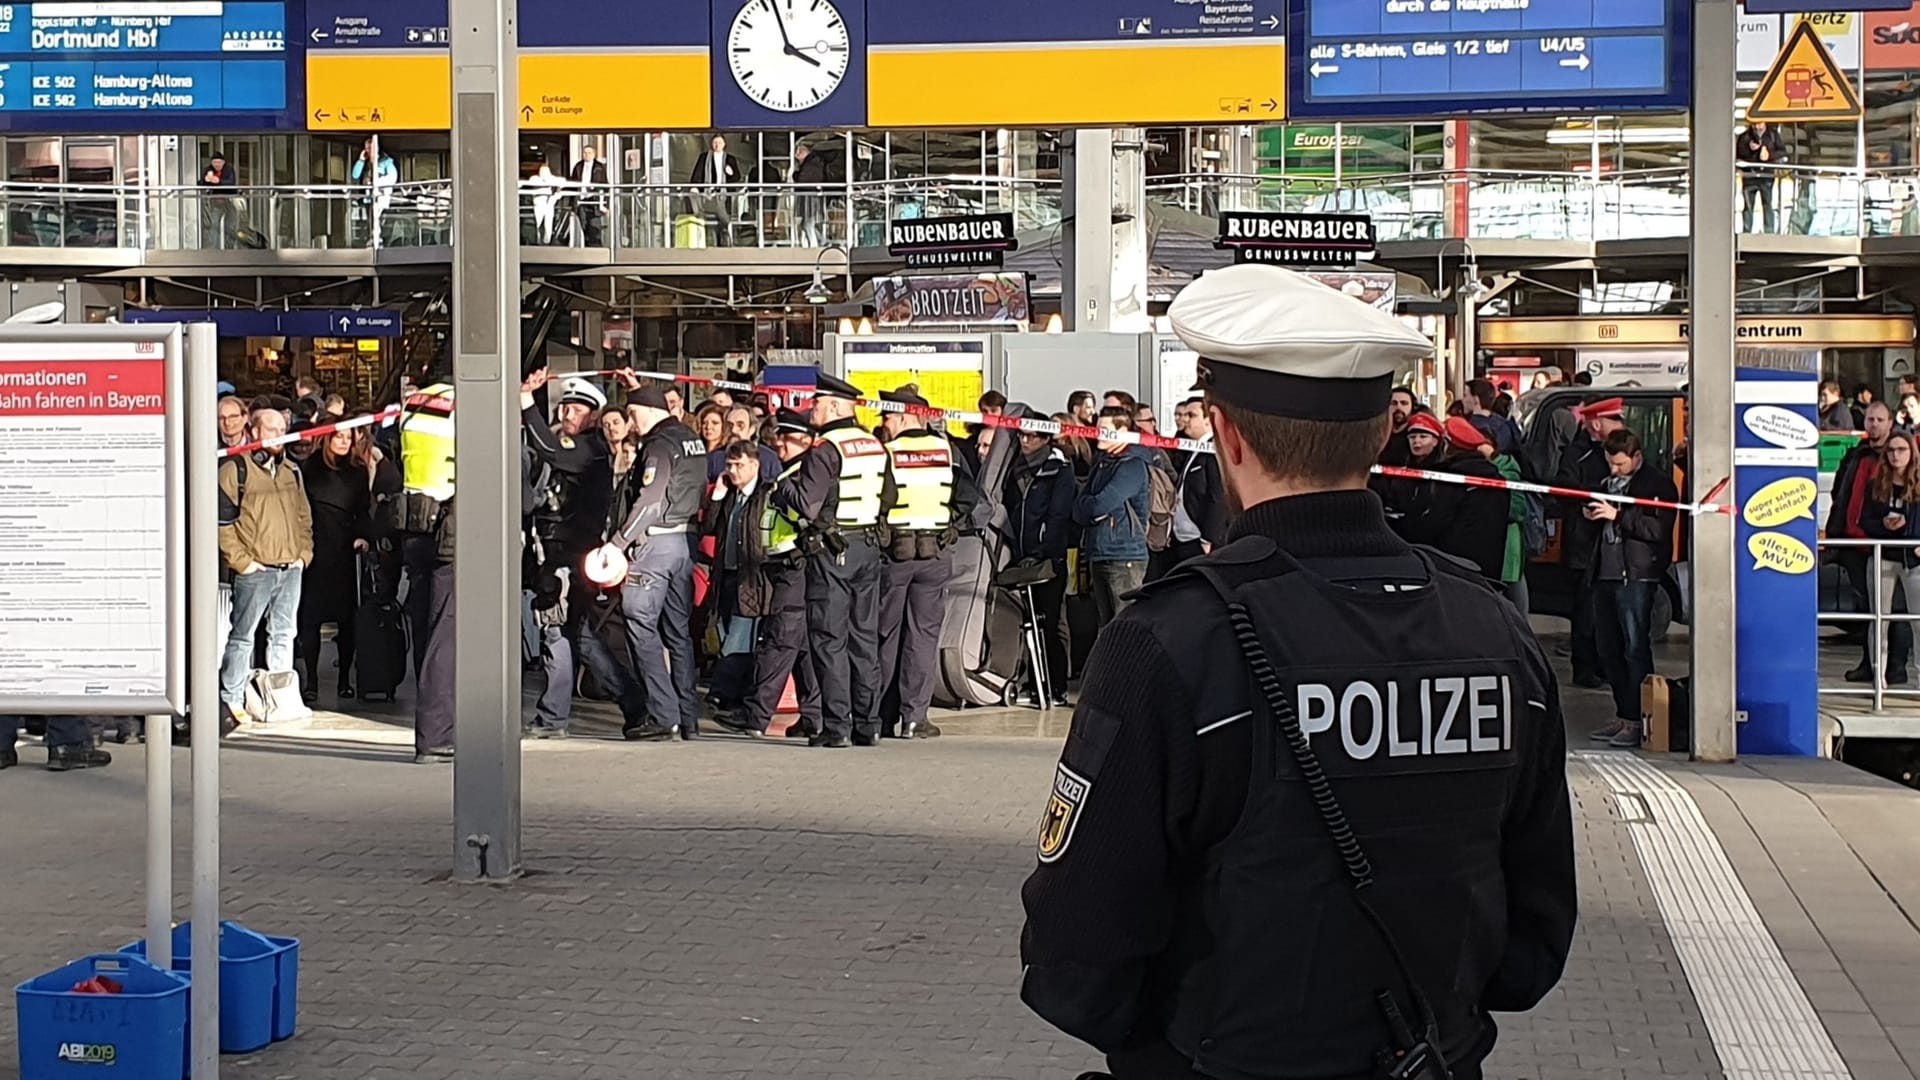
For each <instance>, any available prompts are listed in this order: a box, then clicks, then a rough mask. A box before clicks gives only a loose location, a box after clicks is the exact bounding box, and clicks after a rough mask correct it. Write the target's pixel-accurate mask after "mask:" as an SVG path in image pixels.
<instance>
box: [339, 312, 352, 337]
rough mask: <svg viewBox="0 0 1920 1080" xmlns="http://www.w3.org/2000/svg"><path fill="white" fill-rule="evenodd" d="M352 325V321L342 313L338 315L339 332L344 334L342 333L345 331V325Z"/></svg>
mask: <svg viewBox="0 0 1920 1080" xmlns="http://www.w3.org/2000/svg"><path fill="white" fill-rule="evenodd" d="M352 325H353V323H352V322H351V321H349V320H348V319H347V317H346V316H345V315H342V316H340V332H341V333H343V334H344V333H346V332H347V327H349V326H352Z"/></svg>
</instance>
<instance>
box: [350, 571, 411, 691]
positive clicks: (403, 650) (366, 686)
mask: <svg viewBox="0 0 1920 1080" xmlns="http://www.w3.org/2000/svg"><path fill="white" fill-rule="evenodd" d="M353 636H354V643H353V653H354V656H353V666H354V672H355V676H356V679H357V682H358V686H357V689H358V691H359V694H360V697H361V698H363V699H371V698H376V697H379V698H385V699H386V700H388V701H392V700H393V699H394V694H395V693H397V692H398V691H399V689H400V684H401V683H402V682H404V681H406V677H407V613H406V610H405V609H403V608H402V607H401V606H400V605H399V604H398V603H397V602H396V601H395V600H394V598H393V597H391V596H389V595H387V594H386V593H385V592H383V591H382V590H381V589H380V582H379V578H378V576H377V574H376V573H375V571H374V566H373V563H372V561H371V560H370V559H363V560H362V569H361V586H360V607H359V609H358V610H356V611H355V612H354V613H353Z"/></svg>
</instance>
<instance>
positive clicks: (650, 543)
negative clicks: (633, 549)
mask: <svg viewBox="0 0 1920 1080" xmlns="http://www.w3.org/2000/svg"><path fill="white" fill-rule="evenodd" d="M693 543H694V539H693V537H691V536H688V535H686V534H683V533H663V534H661V535H659V536H649V537H647V541H646V546H644V547H642V548H641V549H640V550H639V551H638V552H637V553H635V555H634V557H633V563H632V565H631V566H629V567H628V569H627V582H626V585H625V586H623V587H622V588H621V590H620V611H621V614H623V615H625V616H626V619H627V642H628V644H629V645H630V646H631V647H632V649H633V662H634V664H636V665H637V666H638V667H639V668H640V681H641V682H642V683H644V684H645V685H646V697H647V712H648V713H649V714H650V715H651V716H652V718H653V722H654V723H655V724H657V725H659V726H660V727H663V728H679V729H680V731H681V732H682V733H694V734H697V733H698V732H699V730H700V699H699V697H698V696H697V695H696V694H695V692H694V669H693ZM628 723H629V725H631V724H632V723H633V721H628Z"/></svg>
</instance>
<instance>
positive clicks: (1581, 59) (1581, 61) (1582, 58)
mask: <svg viewBox="0 0 1920 1080" xmlns="http://www.w3.org/2000/svg"><path fill="white" fill-rule="evenodd" d="M1592 63H1593V61H1591V60H1589V59H1587V54H1586V53H1581V54H1580V55H1579V56H1574V57H1569V58H1568V59H1565V60H1562V61H1560V66H1561V67H1570V68H1579V69H1580V70H1581V71H1585V70H1587V67H1588V65H1590V64H1592Z"/></svg>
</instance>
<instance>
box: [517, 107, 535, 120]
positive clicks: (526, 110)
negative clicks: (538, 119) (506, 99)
mask: <svg viewBox="0 0 1920 1080" xmlns="http://www.w3.org/2000/svg"><path fill="white" fill-rule="evenodd" d="M520 121H521V123H526V124H531V123H533V106H531V105H522V106H520Z"/></svg>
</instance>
